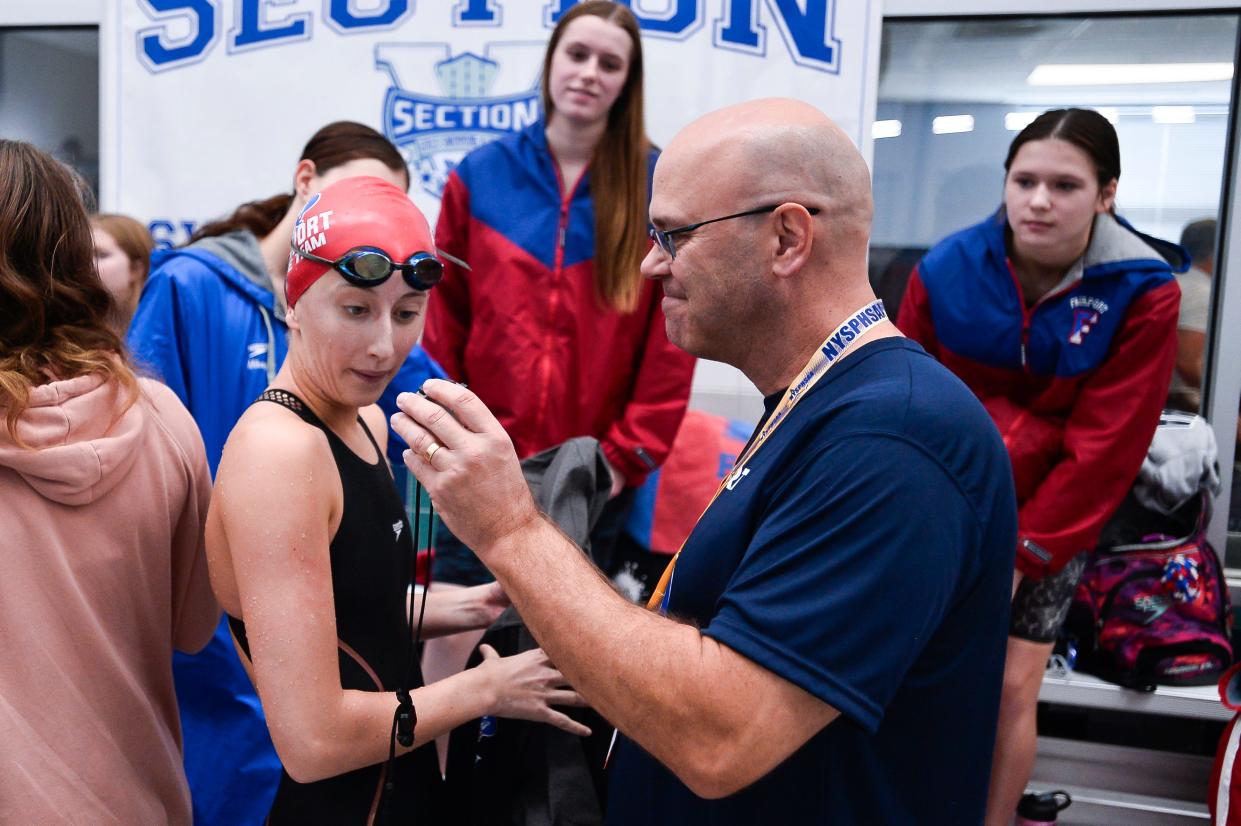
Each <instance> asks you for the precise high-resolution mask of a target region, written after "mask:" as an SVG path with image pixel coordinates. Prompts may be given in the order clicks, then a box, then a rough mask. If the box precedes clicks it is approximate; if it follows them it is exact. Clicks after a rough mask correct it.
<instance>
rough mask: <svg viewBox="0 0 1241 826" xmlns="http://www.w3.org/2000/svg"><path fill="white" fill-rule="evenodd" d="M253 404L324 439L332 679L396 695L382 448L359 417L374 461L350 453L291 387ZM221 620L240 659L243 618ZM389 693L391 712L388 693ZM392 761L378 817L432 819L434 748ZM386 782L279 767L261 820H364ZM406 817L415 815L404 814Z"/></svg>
mask: <svg viewBox="0 0 1241 826" xmlns="http://www.w3.org/2000/svg"><path fill="white" fill-rule="evenodd" d="M258 401H268V402H274V403H276V404H279V405H281V406H283V407H287V408H288V409H289V410H292V411H293V412H294V413H296V414H297V415H298V416H300V417H301V418H302V420H303V421H305V422H306V423H307V424H311V425H314V426H315V427H317V428H319V429H321V430H322V431H323V432H324V434H325V435H326V436H327V440H328V444H329V445H330V446H331V448H332V456H333V458H335V460H336V469H337V471H338V472H339V473H340V483H341V488H342V490H343V491H344V510H343V512H342V514H341V519H340V526H339V527H338V528H337V530H336V534H335V536H333V537H332V541H331V545H330V546H329V547H330V559H331V566H332V598H333V602H334V604H335V608H336V633H337V634H338V635H339V638H338V640H337V648H338V651H339V655H340V656H339V662H340V684H341V686H342V687H343V688H346V689H357V690H361V691H385V692H395V691H396V689H397V688H398V687H399V685H400V683H401V682H402V681H403V680H404V679H405V674H406V666H407V663H406V652H407V650H408V645H409V642H408V641H409V630H408V627H407V625H406V622H407V620H406V593H407V590H408V587H409V581H410V564H411V555H412V553H413V537H412V536H411V532H410V529H409V523H408V521H407V520H406V518H405V507H404V505H403V504H402V502H401V498H400V496H399V495H398V494H397V491H396V486H395V485H394V484H393V482H392V474H391V473H390V472H389V470H388V465H387V461H386V460H385V458H384V453H383V451H381V450H380V449H379V445H378V444H376V443H375V438H374V437H373V436H372V435H371V431H370V429H369V428H368V427H367V426H366V423H365V422H363V421H362V418H361V417H358V423H359V424H361V425H362V429H363V430H364V431H365V432H366V436H367V438H368V439H370V441H371V444H372V445H373V446H374V447H375V453H376V455H377V456H378V457H379V461H378V462H377V463H375V464H373V465H372V464H369V463H368V462H365V461H363V460H362V459H361V458H360V457H359V456H358V455H357V454H355V453H354V452H353V451H352V450H350V449H349V447H348V446H347V445H346V444H345V443H344V442H343V441H342V440H341V439H340V437H339V436H337V435H336V434H335V433H333V432H332V431H331V429H330V428H328V427H327V426H326V425H325V424H324V423H323V422H322V421H321V420H320V419H319V417H318V416H316V415H315V414H314V413H313V412H311V410H310V408H309V407H307V406H306V404H305V403H304V402H302V401H301V399H299V398H297V397H296V396H294V395H293V394H292V393H289V392H287V391H284V390H268V391H266V392H264V393H263V395H262V396H260V397H259V399H258ZM228 623H229V627H230V628H231V629H232V631H233V636H235V637H236V639H237V642H238V644H239V645H240V646H241V648H242V650H243V651H245V653H246V657H249V656H250V647H249V642H248V640H247V639H246V627H245V624H244V623H243V622H242V621H241V620H239V619H236V618H235V617H231V616H230V617H229V618H228ZM412 679H413V684H412V685H411V686H410V688H414V687H417V686H420V685H422V674H421V672H420V671H419V670H418V666H417V662H415V663H414V664H413V669H412ZM391 696H392V710H393V711H395V710H396V705H397V701H396V695H395V694H392V695H391ZM392 767H393V776H394V780H395V786H394V788H393V789H392V790H391V791H388V792H385V793H384V794H383V796H384V803H383V810H384V818H383V819H382V820H380V822H381V823H383V822H384V821H385V820H388V819H390V820H391V822H392V823H435V822H439V821H440V813H439V811H438V810H439V806H440V803H441V800H440V795H441V785H442V783H441V781H440V773H439V764H438V760H437V758H436V753H435V748H434V747H429V746H428V747H423V748H419V749H417V750H415V751H413V752H411V753H410V754H407V755H405V756H404V757H400V758H398V759H397V760H395V761H394V762H393V763H392ZM386 779H387V778H386V769H385V766H384V764H383V763H380V764H377V765H373V766H367V767H365V768H361V769H357V770H356V771H351V772H347V773H345V774H342V775H337V776H336V777H330V778H327V779H326V780H320V781H316V782H314V783H298V782H296V781H294V780H293V778H291V777H289V774H288V772H282V773H281V778H280V787H279V789H278V790H277V792H276V799H275V801H274V802H273V804H272V809H271V814H270V815H269V817H268V820H267V822H268V823H270V824H273V826H277V825H278V824H297V826H313V824H332V826H343V824H370V823H373V822H374V821H375V815H376V811H377V809H378V806H379V798H380V793H381V791H382V790H383V785H384V782H385V780H386ZM415 816H417V820H412V819H411V818H414V817H415Z"/></svg>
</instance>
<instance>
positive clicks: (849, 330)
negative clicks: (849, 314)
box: [840, 325, 857, 344]
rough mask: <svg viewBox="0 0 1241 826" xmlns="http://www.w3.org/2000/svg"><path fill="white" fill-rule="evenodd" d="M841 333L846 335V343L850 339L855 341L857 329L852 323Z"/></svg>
mask: <svg viewBox="0 0 1241 826" xmlns="http://www.w3.org/2000/svg"><path fill="white" fill-rule="evenodd" d="M840 334H841V335H842V336H844V339H845V343H846V344H848V343H849V342H850V341H853V339H855V338H857V331H856V330H854V329H853V326H852V325H850V326H848V327H846V328H844V329H843V330H841V331H840Z"/></svg>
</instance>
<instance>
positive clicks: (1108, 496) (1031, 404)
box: [898, 209, 1189, 578]
mask: <svg viewBox="0 0 1241 826" xmlns="http://www.w3.org/2000/svg"><path fill="white" fill-rule="evenodd" d="M1006 229H1007V221H1006V219H1005V217H1004V211H1003V210H1002V209H1001V210H1000V211H999V212H998V213H996V214H995V215H994V216H992V217H991V218H988V219H987V220H986V221H983V222H982V223H980V224H978V225H976V226H973V227H970V228H969V229H966V230H963V231H961V232H958V233H957V234H955V235H952V236H950V237H948V238H946V239H945V240H943V241H941V242H940V243H939V244H938V245H936V246H935V248H934V249H932V250H931V251H930V252H929V253H927V254H926V256H925V257H924V258H923V259H922V261H921V262H920V263H919V264H918V267H917V268H916V269H915V270H914V272H913V275H912V276H910V280H909V286H908V288H907V290H906V292H905V298H904V300H903V302H902V303H901V309H900V314H899V316H898V324H899V326H900V329H901V331H902V332H904V333H905V335H907V336H909V337H910V338H912V339H914V340H915V341H917V342H918V343H919V344H921V345H922V346H923V347H924V348H925V349H926V350H927V352H929V353H931V355H933V356H935V357H936V358H938V359H939V360H940V361H941V362H942V363H943V364H944V365H945V366H947V367H948V368H949V369H950V370H952V372H953V373H955V374H956V375H957V376H958V377H959V378H960V379H961V380H962V381H964V382H965V383H966V385H968V386H969V388H970V389H971V390H973V391H974V393H975V395H977V396H978V398H979V399H980V400H981V401H982V403H983V405H984V406H985V407H986V408H987V411H988V412H989V413H990V414H991V418H992V419H993V420H994V421H995V424H996V426H997V427H998V428H999V430H1000V434H1001V435H1002V436H1003V437H1004V443H1005V445H1006V446H1007V447H1008V452H1009V458H1010V459H1011V460H1012V465H1013V476H1014V479H1015V481H1016V488H1017V504H1018V509H1019V510H1018V513H1019V524H1018V537H1017V567H1018V568H1019V569H1020V570H1021V571H1022V572H1023V573H1025V574H1026V575H1027V576H1030V577H1032V578H1039V577H1042V576H1043V575H1045V574H1047V573H1049V572H1054V571H1058V570H1059V569H1060V568H1061V567H1063V566H1064V564H1065V563H1066V562H1068V561H1069V560H1070V559H1072V558H1073V557H1074V556H1076V555H1077V554H1078V553H1080V552H1081V551H1083V550H1087V549H1091V548H1093V547H1094V545H1095V543H1096V542H1097V540H1098V537H1099V533H1100V531H1101V530H1102V529H1103V525H1104V523H1106V522H1107V520H1108V519H1109V518H1110V517H1111V515H1112V513H1113V512H1114V511H1115V510H1116V508H1117V507H1118V506H1119V505H1120V502H1121V500H1122V499H1123V498H1124V496H1125V494H1126V492H1127V491H1128V490H1129V487H1130V486H1131V485H1132V483H1133V480H1134V479H1135V478H1136V477H1137V473H1138V469H1139V468H1140V467H1141V465H1142V459H1143V457H1144V456H1145V455H1146V451H1147V448H1148V447H1149V446H1150V442H1151V438H1152V437H1153V435H1154V433H1155V427H1156V426H1157V425H1158V423H1159V414H1160V411H1161V410H1162V409H1163V403H1164V400H1165V397H1166V395H1167V388H1168V380H1169V377H1170V376H1171V374H1172V366H1173V363H1174V362H1175V359H1176V321H1177V311H1178V308H1179V306H1180V288H1179V287H1178V286H1177V284H1176V279H1175V278H1174V277H1173V272H1174V271H1175V272H1183V271H1184V270H1185V269H1186V267H1187V266H1188V261H1189V256H1188V255H1187V254H1186V253H1185V252H1184V250H1182V249H1181V248H1180V247H1178V246H1176V245H1174V244H1169V243H1167V242H1165V241H1160V240H1158V239H1155V238H1151V237H1149V236H1145V235H1142V234H1141V233H1139V232H1137V231H1136V230H1135V229H1133V227H1131V226H1130V225H1129V224H1127V223H1126V222H1125V221H1124V220H1122V219H1120V218H1117V217H1114V216H1112V215H1110V214H1103V215H1099V216H1097V217H1096V219H1095V224H1094V230H1093V232H1092V234H1091V240H1090V244H1089V246H1088V247H1087V249H1086V253H1085V255H1084V256H1083V257H1082V258H1081V259H1080V260H1079V261H1078V262H1077V263H1076V264H1075V265H1074V266H1073V267H1072V268H1070V270H1069V272H1068V274H1067V275H1066V276H1065V278H1064V280H1063V281H1062V282H1061V283H1060V284H1059V285H1058V286H1056V287H1055V288H1053V289H1052V290H1051V291H1050V292H1048V293H1047V294H1046V295H1045V296H1043V297H1042V298H1041V299H1039V300H1038V302H1036V303H1035V304H1034V305H1033V306H1029V307H1027V306H1026V303H1025V300H1024V299H1023V297H1022V291H1021V285H1020V284H1019V282H1018V281H1017V276H1016V273H1015V271H1014V270H1013V267H1012V264H1011V262H1010V261H1009V259H1008V253H1007V249H1006V245H1005V231H1006Z"/></svg>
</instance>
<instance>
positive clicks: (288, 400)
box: [254, 387, 369, 435]
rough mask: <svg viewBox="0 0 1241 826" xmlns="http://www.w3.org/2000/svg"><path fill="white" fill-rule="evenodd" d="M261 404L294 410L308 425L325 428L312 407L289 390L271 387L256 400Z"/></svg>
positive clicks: (255, 401)
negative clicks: (270, 403)
mask: <svg viewBox="0 0 1241 826" xmlns="http://www.w3.org/2000/svg"><path fill="white" fill-rule="evenodd" d="M259 402H272V403H273V404H278V405H280V406H281V407H285V408H288V409H289V410H292V411H293V412H294V413H296V414H297V415H298V416H299V417H300V418H301V420H302V421H304V422H305V423H306V424H309V425H314V426H315V427H319V428H322V427H323V422H322V421H320V419H319V417H318V416H316V415H315V414H314V411H313V410H311V409H310V406H309V405H307V404H306V402H304V401H302V400H301V399H299V398H298V397H297V396H295V395H294V394H292V393H290V392H289V391H288V390H281V389H280V388H278V387H269V388H267V389H266V390H264V391H263V393H262V395H260V396H259V397H258V398H257V399H255V400H254V403H255V404H258V403H259ZM367 435H369V434H367Z"/></svg>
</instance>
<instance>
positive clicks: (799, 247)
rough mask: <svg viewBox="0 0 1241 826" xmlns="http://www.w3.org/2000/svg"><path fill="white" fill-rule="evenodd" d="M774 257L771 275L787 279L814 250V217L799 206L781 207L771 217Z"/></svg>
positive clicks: (794, 273)
mask: <svg viewBox="0 0 1241 826" xmlns="http://www.w3.org/2000/svg"><path fill="white" fill-rule="evenodd" d="M772 221H773V224H774V226H775V230H776V256H775V260H774V261H773V262H772V272H773V273H775V275H776V276H777V277H780V278H787V277H789V276H793V275H796V274H797V273H798V272H800V271H801V269H802V267H804V266H805V265H806V262H807V261H809V260H810V251H811V249H812V248H813V247H814V216H813V215H811V214H810V213H809V211H807V210H806V208H805V207H804V206H802V205H801V204H781V205H780V206H779V208H777V209H776V211H775V213H774V214H773V215H772Z"/></svg>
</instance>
